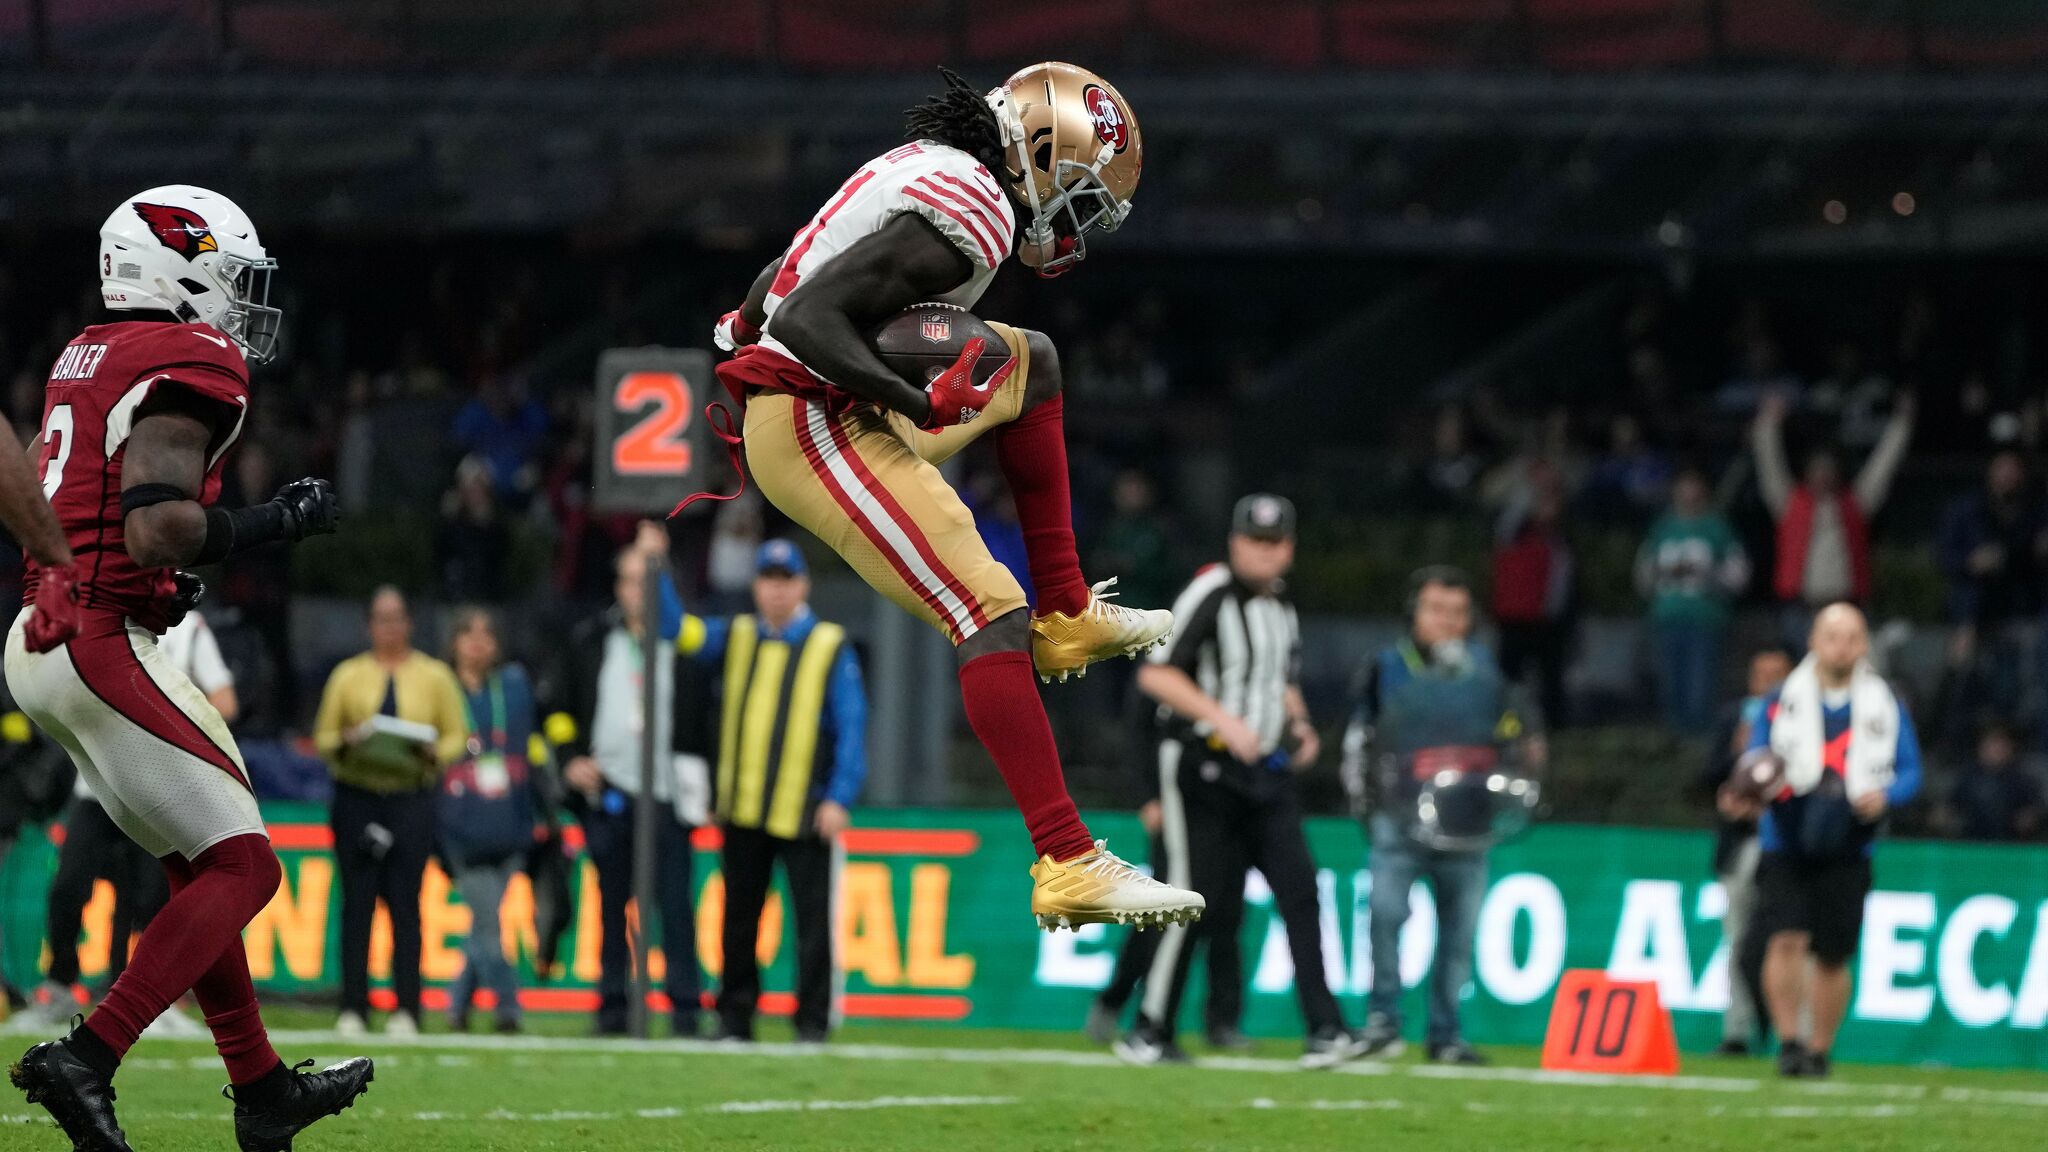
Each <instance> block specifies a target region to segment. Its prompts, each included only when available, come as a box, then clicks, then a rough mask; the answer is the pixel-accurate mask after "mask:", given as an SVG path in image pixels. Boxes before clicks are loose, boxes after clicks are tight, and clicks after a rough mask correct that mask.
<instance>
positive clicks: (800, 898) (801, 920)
mask: <svg viewBox="0 0 2048 1152" xmlns="http://www.w3.org/2000/svg"><path fill="white" fill-rule="evenodd" d="M832 856H833V846H832V844H831V842H830V841H827V840H823V839H821V838H819V837H816V836H802V837H799V838H797V839H795V840H784V839H782V838H781V837H778V836H770V835H768V834H767V833H766V832H763V831H761V830H760V829H758V828H731V827H728V828H727V829H726V830H725V854H724V857H723V861H722V865H721V866H722V867H723V868H724V871H725V927H724V930H723V931H724V937H723V940H724V950H725V960H724V972H725V974H724V976H723V977H722V978H721V979H720V981H719V986H718V1019H719V1023H720V1024H722V1025H723V1026H724V1028H725V1032H726V1034H727V1035H730V1036H745V1037H752V1036H753V1034H754V1005H755V1004H756V1002H758V1001H759V1000H760V998H761V965H760V961H759V959H758V957H757V956H756V955H755V950H756V948H757V946H758V943H759V941H760V936H761V907H762V905H763V904H764V903H766V902H767V899H768V885H769V882H770V880H771V879H772V878H773V876H774V873H775V861H776V860H777V859H780V860H781V861H782V870H783V872H784V873H785V874H786V875H788V877H789V897H790V902H791V903H792V904H794V905H795V907H794V909H793V910H792V911H793V912H794V915H793V917H792V919H794V920H795V921H796V949H797V951H796V1032H797V1035H798V1036H802V1037H806V1038H822V1037H823V1036H824V1035H825V1034H826V1033H827V1032H829V1031H830V1030H831V1027H832V985H833V977H832Z"/></svg>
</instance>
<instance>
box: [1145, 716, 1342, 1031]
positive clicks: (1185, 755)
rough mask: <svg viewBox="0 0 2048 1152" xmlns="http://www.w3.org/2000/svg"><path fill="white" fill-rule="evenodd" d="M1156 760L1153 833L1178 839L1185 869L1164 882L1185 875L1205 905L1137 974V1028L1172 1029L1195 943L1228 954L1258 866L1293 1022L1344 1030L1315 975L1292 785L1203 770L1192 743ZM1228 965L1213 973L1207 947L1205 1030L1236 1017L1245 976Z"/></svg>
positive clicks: (1309, 897)
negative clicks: (1141, 977) (1278, 927)
mask: <svg viewBox="0 0 2048 1152" xmlns="http://www.w3.org/2000/svg"><path fill="white" fill-rule="evenodd" d="M1161 755H1162V757H1164V758H1165V759H1164V761H1163V762H1162V766H1161V773H1160V776H1161V792H1162V795H1161V798H1160V800H1161V803H1160V806H1161V808H1162V810H1163V817H1164V822H1165V827H1164V828H1163V829H1162V834H1163V836H1164V837H1165V839H1166V840H1167V842H1168V844H1169V845H1171V844H1172V843H1173V842H1174V841H1175V840H1177V839H1182V838H1184V842H1185V843H1186V844H1187V853H1188V864H1187V869H1186V871H1185V872H1183V871H1181V869H1180V868H1179V866H1178V865H1176V866H1175V867H1174V869H1173V871H1172V872H1171V873H1170V874H1169V875H1170V878H1171V879H1176V880H1177V879H1179V878H1180V877H1181V876H1183V875H1184V876H1185V877H1186V878H1187V881H1188V883H1189V884H1191V885H1192V886H1193V888H1194V890H1195V891H1196V892H1199V893H1201V895H1202V899H1203V900H1205V901H1207V902H1208V909H1207V911H1205V912H1204V913H1203V914H1202V918H1201V919H1200V920H1198V921H1196V922H1195V923H1194V925H1193V926H1192V927H1189V926H1185V925H1175V926H1173V927H1171V928H1168V929H1167V930H1166V933H1165V935H1164V936H1163V937H1162V939H1161V940H1160V942H1159V954H1158V955H1157V956H1156V957H1154V958H1153V961H1152V970H1151V972H1150V973H1149V974H1148V975H1147V977H1146V989H1145V998H1144V1003H1143V1005H1142V1006H1141V1018H1142V1020H1143V1022H1144V1023H1145V1024H1146V1026H1148V1027H1150V1028H1152V1029H1154V1030H1156V1031H1157V1032H1159V1033H1160V1034H1162V1035H1165V1036H1172V1035H1173V1034H1174V1032H1175V1031H1176V1030H1177V1027H1178V1020H1179V1018H1180V1001H1181V995H1182V993H1183V992H1184V991H1185V990H1186V987H1187V979H1188V966H1189V964H1190V963H1191V961H1192V960H1193V958H1194V949H1193V947H1192V945H1193V944H1194V943H1197V942H1203V941H1208V942H1212V945H1213V942H1215V941H1226V940H1227V941H1230V942H1231V943H1230V945H1229V946H1227V949H1226V951H1225V955H1226V956H1232V955H1235V954H1236V947H1235V946H1236V941H1237V936H1238V930H1239V929H1240V928H1241V927H1242V926H1243V924H1244V874H1245V870H1246V869H1248V868H1257V869H1258V870H1259V871H1260V872H1261V873H1262V874H1264V876H1265V877H1266V884H1267V886H1268V887H1270V888H1272V890H1273V906H1274V911H1275V912H1277V913H1278V914H1279V916H1280V919H1281V922H1282V923H1284V924H1285V925H1286V926H1287V947H1288V950H1289V951H1290V952H1291V953H1292V954H1293V957H1294V991H1295V995H1296V997H1297V998H1298V999H1299V1000H1300V1003H1301V1017H1302V1023H1303V1024H1304V1025H1305V1026H1306V1027H1307V1030H1308V1031H1309V1032H1310V1033H1315V1032H1320V1031H1322V1030H1324V1029H1326V1028H1340V1027H1343V1025H1344V1017H1343V1014H1342V1013H1341V1012H1339V1011H1338V1008H1337V999H1336V997H1334V996H1332V995H1331V994H1330V986H1329V984H1328V983H1327V982H1326V981H1325V979H1324V977H1323V926H1322V918H1321V909H1320V906H1319V905H1318V903H1317V896H1316V863H1315V859H1314V857H1312V856H1311V855H1309V850H1308V836H1307V833H1306V832H1304V830H1303V828H1302V816H1301V802H1300V799H1299V798H1298V797H1297V795H1296V793H1295V789H1294V784H1293V781H1292V780H1290V779H1286V778H1282V777H1275V776H1271V775H1269V774H1263V770H1247V769H1244V768H1243V767H1241V766H1238V765H1226V764H1220V763H1207V764H1205V763H1204V762H1203V760H1204V758H1206V757H1207V756H1209V755H1211V754H1210V753H1209V752H1208V751H1207V749H1206V748H1203V747H1201V746H1199V745H1195V746H1192V747H1190V748H1188V749H1185V750H1184V749H1183V748H1182V746H1181V745H1180V744H1179V743H1178V742H1169V743H1167V744H1166V745H1163V746H1162V749H1161ZM1212 775H1213V776H1214V777H1215V778H1213V779H1212V778H1210V777H1211V776H1212ZM1243 783H1248V784H1249V787H1246V786H1242V784H1243ZM1232 967H1236V968H1237V970H1236V971H1229V970H1226V971H1225V972H1222V973H1218V972H1217V971H1216V970H1215V957H1214V951H1213V947H1212V954H1211V967H1210V982H1211V984H1212V986H1213V987H1212V990H1211V994H1210V1001H1209V1015H1210V1020H1211V1022H1212V1023H1214V1022H1216V1021H1218V1020H1233V1021H1234V1020H1236V1019H1238V1018H1239V1017H1240V1016H1241V1015H1242V1014H1243V1011H1244V973H1243V970H1242V967H1241V965H1232Z"/></svg>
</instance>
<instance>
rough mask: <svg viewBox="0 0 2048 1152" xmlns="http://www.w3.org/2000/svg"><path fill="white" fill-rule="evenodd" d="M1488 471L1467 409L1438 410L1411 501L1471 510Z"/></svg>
mask: <svg viewBox="0 0 2048 1152" xmlns="http://www.w3.org/2000/svg"><path fill="white" fill-rule="evenodd" d="M1485 469H1486V460H1485V458H1484V457H1482V456H1480V455H1479V453H1478V452H1476V451H1474V450H1473V448H1472V432H1471V421H1469V420H1467V419H1466V417H1465V409H1464V408H1463V407H1461V406H1459V405H1456V404H1446V405H1444V406H1443V407H1441V408H1438V409H1437V410H1436V416H1435V418H1434V420H1433V421H1432V423H1431V425H1430V437H1429V455H1427V456H1426V457H1424V458H1423V459H1421V460H1420V461H1418V462H1416V464H1415V465H1414V473H1413V475H1412V476H1411V478H1410V480H1409V485H1408V486H1409V491H1410V497H1411V499H1413V500H1414V501H1415V502H1416V503H1417V504H1419V505H1421V506H1423V507H1424V508H1426V509H1429V510H1448V509H1458V508H1465V507H1469V506H1470V505H1471V504H1472V502H1473V501H1474V499H1475V498H1476V494H1477V490H1478V488H1479V477H1480V475H1481V473H1483V472H1484V471H1485ZM1145 603H1149V601H1145Z"/></svg>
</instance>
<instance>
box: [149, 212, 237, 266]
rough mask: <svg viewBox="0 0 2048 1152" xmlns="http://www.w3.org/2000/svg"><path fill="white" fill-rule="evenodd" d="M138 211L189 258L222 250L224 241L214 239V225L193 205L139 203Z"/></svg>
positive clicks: (167, 243) (159, 236) (167, 244)
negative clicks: (212, 227)
mask: <svg viewBox="0 0 2048 1152" xmlns="http://www.w3.org/2000/svg"><path fill="white" fill-rule="evenodd" d="M135 214H136V215H137V216H140V217H142V222H143V223H144V224H147V225H149V230H150V231H151V232H154V233H156V238H157V239H158V240H161V241H163V245H164V247H166V248H169V249H170V250H171V251H173V252H176V253H177V254H178V255H180V256H183V257H184V258H185V259H187V260H191V259H195V258H196V257H198V255H199V254H200V253H202V252H218V251H220V245H219V244H218V243H216V242H215V241H214V239H213V229H211V228H208V227H207V226H206V221H205V219H203V218H202V217H201V216H200V215H199V213H197V212H194V211H192V210H191V209H190V208H178V207H174V206H172V205H169V204H137V205H136V206H135Z"/></svg>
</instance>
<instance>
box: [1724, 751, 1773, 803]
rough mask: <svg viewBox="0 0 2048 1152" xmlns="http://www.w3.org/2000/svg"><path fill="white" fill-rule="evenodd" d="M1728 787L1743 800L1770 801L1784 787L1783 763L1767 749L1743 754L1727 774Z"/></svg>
mask: <svg viewBox="0 0 2048 1152" xmlns="http://www.w3.org/2000/svg"><path fill="white" fill-rule="evenodd" d="M1728 787H1729V788H1731V789H1733V790H1734V791H1735V793H1736V794H1737V795H1739V796H1741V797H1743V798H1744V799H1747V800H1758V801H1766V802H1767V801H1770V800H1772V799H1774V798H1776V796H1777V795H1778V792H1779V790H1781V789H1783V788H1784V787H1785V762H1784V761H1783V760H1781V759H1779V758H1778V754H1777V753H1775V752H1773V751H1771V750H1770V749H1769V748H1755V749H1752V750H1750V751H1748V752H1744V753H1743V754H1742V756H1741V758H1740V759H1738V760H1736V761H1735V767H1734V768H1733V769H1731V770H1730V771H1729V773H1728Z"/></svg>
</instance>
